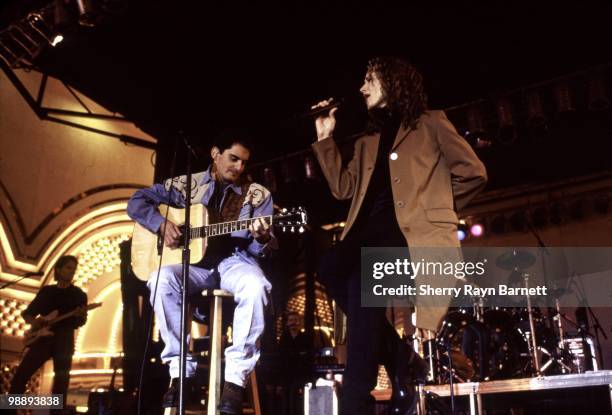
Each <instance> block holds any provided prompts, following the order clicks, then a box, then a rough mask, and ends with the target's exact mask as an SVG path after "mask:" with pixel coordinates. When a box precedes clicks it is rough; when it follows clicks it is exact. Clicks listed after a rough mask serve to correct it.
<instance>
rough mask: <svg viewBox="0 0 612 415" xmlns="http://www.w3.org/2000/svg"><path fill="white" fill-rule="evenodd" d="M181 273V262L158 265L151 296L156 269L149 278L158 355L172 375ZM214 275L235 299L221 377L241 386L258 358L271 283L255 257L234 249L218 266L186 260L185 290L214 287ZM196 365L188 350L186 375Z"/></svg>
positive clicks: (176, 356) (191, 373) (177, 340)
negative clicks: (251, 258)
mask: <svg viewBox="0 0 612 415" xmlns="http://www.w3.org/2000/svg"><path fill="white" fill-rule="evenodd" d="M217 271H218V273H217ZM181 274H182V265H180V264H179V265H169V266H164V267H162V269H161V271H160V274H159V282H158V287H157V294H156V298H155V299H154V298H153V293H154V290H155V283H156V281H157V278H156V277H157V273H156V272H155V273H154V274H153V275H152V276H151V278H150V279H149V282H148V283H147V285H148V287H149V289H150V290H151V303H152V304H153V309H154V310H155V316H156V318H157V325H158V327H159V330H160V334H161V338H162V340H163V341H164V343H165V347H164V350H163V351H162V354H161V358H162V361H163V362H164V363H169V365H170V377H171V378H176V377H178V376H179V354H180V333H181V327H180V316H181ZM218 279H220V286H221V289H223V290H227V291H229V292H231V293H232V294H233V295H234V302H235V303H236V309H235V311H234V322H233V344H232V345H231V346H230V347H228V348H227V349H226V350H225V381H228V382H232V383H234V384H236V385H238V386H242V387H244V386H246V381H247V377H248V376H249V374H250V373H251V372H252V371H253V369H254V368H255V364H256V363H257V360H258V359H259V354H260V351H259V345H258V340H259V338H260V337H261V335H262V333H263V330H264V310H265V307H266V305H267V304H268V294H269V293H270V290H271V289H272V284H270V282H269V281H268V280H267V279H266V277H265V276H264V274H263V272H262V270H261V268H260V267H259V265H257V264H256V263H255V262H254V261H248V260H246V259H245V258H244V257H242V256H238V255H232V256H230V257H228V258H225V259H224V260H222V261H221V262H220V263H219V265H218V267H217V269H214V268H213V269H204V268H200V267H197V266H193V265H192V266H190V267H189V293H188V295H197V294H198V293H199V292H200V291H202V290H205V289H213V288H217V283H218ZM188 343H189V340H188V341H187V344H188ZM195 371H196V361H195V359H194V358H193V357H192V356H189V355H188V356H187V370H186V375H187V377H193V376H194V375H195Z"/></svg>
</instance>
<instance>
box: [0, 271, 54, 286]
mask: <svg viewBox="0 0 612 415" xmlns="http://www.w3.org/2000/svg"><path fill="white" fill-rule="evenodd" d="M42 275H43V273H42V272H26V273H25V274H24V275H22V276H21V278H17V279H16V280H13V281H9V282H7V283H5V284H4V285H3V286H2V287H0V290H3V289H5V288H6V287H10V286H11V285H15V284H17V283H18V282H19V281H21V280H23V279H26V278H30V277H36V276H42Z"/></svg>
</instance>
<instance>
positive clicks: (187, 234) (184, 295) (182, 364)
mask: <svg viewBox="0 0 612 415" xmlns="http://www.w3.org/2000/svg"><path fill="white" fill-rule="evenodd" d="M179 139H182V140H183V143H184V144H185V147H186V149H187V151H186V154H187V162H186V168H187V171H186V175H185V177H186V178H185V229H184V232H183V258H182V259H183V277H182V280H183V281H182V283H183V290H182V292H181V301H182V304H181V336H180V338H181V340H180V343H181V347H180V358H179V402H178V414H179V415H184V414H185V393H184V392H185V376H186V373H185V372H186V369H187V349H188V348H189V347H188V345H187V344H186V343H187V335H188V333H189V328H188V327H187V323H188V322H189V319H188V318H187V317H188V316H187V313H188V309H189V306H188V304H187V300H188V293H189V260H190V258H191V249H190V248H189V243H190V242H191V218H190V209H191V155H192V154H193V155H194V156H196V158H197V155H196V153H195V151H194V149H193V147H192V146H191V144H190V143H189V140H188V139H187V137H185V136H183V135H182V133H179Z"/></svg>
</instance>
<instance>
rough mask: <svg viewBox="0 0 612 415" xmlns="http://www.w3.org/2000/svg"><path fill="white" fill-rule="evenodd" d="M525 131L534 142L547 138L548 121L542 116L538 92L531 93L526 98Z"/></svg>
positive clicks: (542, 111)
mask: <svg viewBox="0 0 612 415" xmlns="http://www.w3.org/2000/svg"><path fill="white" fill-rule="evenodd" d="M527 130H528V133H529V136H530V137H531V139H532V140H534V141H539V140H543V139H544V138H546V137H547V136H548V120H547V119H546V116H545V115H544V108H543V105H542V97H541V96H540V93H539V92H531V93H530V94H529V95H528V96H527Z"/></svg>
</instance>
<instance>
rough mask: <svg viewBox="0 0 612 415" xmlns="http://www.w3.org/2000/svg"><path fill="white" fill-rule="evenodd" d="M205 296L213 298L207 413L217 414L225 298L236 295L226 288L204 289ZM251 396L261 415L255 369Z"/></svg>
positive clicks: (251, 377) (211, 303) (258, 413)
mask: <svg viewBox="0 0 612 415" xmlns="http://www.w3.org/2000/svg"><path fill="white" fill-rule="evenodd" d="M202 295H203V296H204V297H208V298H211V297H212V298H211V302H210V316H209V321H210V354H209V358H210V364H209V374H208V400H207V402H206V408H207V411H206V413H207V415H217V414H218V413H219V411H217V406H218V405H219V400H220V398H221V359H222V358H223V349H222V348H223V344H222V340H223V335H222V334H223V299H224V298H233V297H234V295H233V294H232V293H230V292H229V291H225V290H204V291H202ZM249 380H250V384H251V388H250V389H251V397H252V399H253V411H254V413H255V415H261V407H260V404H259V392H258V390H257V378H256V377H255V371H254V370H253V371H252V372H251V375H250V379H249Z"/></svg>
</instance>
